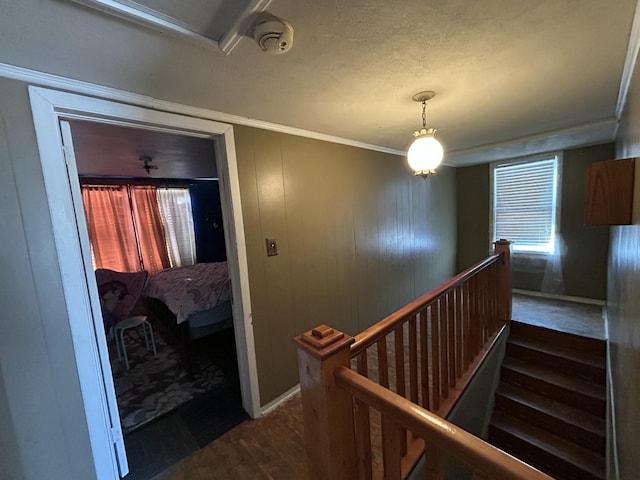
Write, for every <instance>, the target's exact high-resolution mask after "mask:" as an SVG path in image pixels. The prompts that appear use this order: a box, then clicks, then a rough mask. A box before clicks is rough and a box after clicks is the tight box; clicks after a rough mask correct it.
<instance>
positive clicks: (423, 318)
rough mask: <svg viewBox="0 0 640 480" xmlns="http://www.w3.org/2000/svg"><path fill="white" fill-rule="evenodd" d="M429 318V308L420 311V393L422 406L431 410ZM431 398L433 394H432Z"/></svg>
mask: <svg viewBox="0 0 640 480" xmlns="http://www.w3.org/2000/svg"><path fill="white" fill-rule="evenodd" d="M431 316H433V307H431ZM428 319H429V316H428V314H427V307H425V308H424V309H423V310H420V392H421V394H422V404H421V405H422V406H423V407H424V408H426V409H427V410H429V405H430V404H431V403H432V402H431V401H430V400H429V397H430V395H429V365H430V364H431V363H432V361H430V360H429V348H428V346H427V345H428V344H427V341H428V339H429V335H428V330H427V322H428ZM431 398H434V397H433V394H431Z"/></svg>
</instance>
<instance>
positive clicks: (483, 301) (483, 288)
mask: <svg viewBox="0 0 640 480" xmlns="http://www.w3.org/2000/svg"><path fill="white" fill-rule="evenodd" d="M478 280H479V285H480V295H479V297H480V326H481V330H480V331H481V335H480V350H482V348H484V344H485V343H486V341H487V282H488V279H487V271H486V270H483V271H482V272H480V274H478Z"/></svg>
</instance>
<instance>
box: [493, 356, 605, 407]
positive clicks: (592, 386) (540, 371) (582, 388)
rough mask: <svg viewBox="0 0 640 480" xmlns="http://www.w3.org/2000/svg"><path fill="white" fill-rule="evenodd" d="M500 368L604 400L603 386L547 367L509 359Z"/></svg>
mask: <svg viewBox="0 0 640 480" xmlns="http://www.w3.org/2000/svg"><path fill="white" fill-rule="evenodd" d="M502 367H503V368H505V369H509V370H513V371H516V372H520V373H522V374H525V375H528V376H530V377H532V378H535V379H538V380H543V381H545V382H548V383H551V384H553V385H557V386H560V387H563V388H567V389H569V390H572V391H575V392H578V393H581V394H583V395H587V396H589V397H592V398H594V399H596V400H601V401H605V398H606V388H605V386H604V385H599V384H597V383H595V382H591V381H587V380H584V379H582V378H577V377H575V376H573V375H567V374H566V373H564V372H558V371H556V370H553V369H551V368H548V367H544V366H541V365H534V364H531V363H528V362H524V361H522V360H518V359H516V358H510V357H507V358H505V359H504V361H503V363H502Z"/></svg>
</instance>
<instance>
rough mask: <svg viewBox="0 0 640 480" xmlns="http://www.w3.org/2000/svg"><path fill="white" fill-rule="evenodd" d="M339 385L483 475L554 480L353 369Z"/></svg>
mask: <svg viewBox="0 0 640 480" xmlns="http://www.w3.org/2000/svg"><path fill="white" fill-rule="evenodd" d="M334 375H335V378H336V384H337V385H339V386H340V387H342V388H344V389H345V390H347V391H348V392H349V393H351V394H352V395H353V396H354V397H355V398H357V399H359V400H362V401H363V402H364V403H366V404H367V405H370V406H372V407H373V408H375V409H376V410H377V411H379V412H380V413H381V414H382V415H383V416H385V417H387V418H389V419H392V420H393V421H394V422H395V423H397V424H398V425H400V426H401V427H403V428H406V429H407V430H409V431H411V432H413V433H415V434H416V435H418V436H419V437H421V438H423V439H424V440H425V442H427V444H435V445H438V449H439V450H441V451H443V452H444V453H447V454H449V455H450V456H451V457H453V458H456V459H457V460H460V461H461V462H462V463H464V464H465V465H467V466H468V467H470V468H471V469H472V470H473V471H474V472H475V473H479V474H480V475H481V476H486V477H487V478H492V479H496V480H553V479H552V477H550V476H548V475H546V474H544V473H542V472H540V471H539V470H536V469H535V468H533V467H531V466H530V465H527V464H526V463H524V462H522V461H520V460H518V459H516V458H514V457H512V456H511V455H508V454H506V453H504V452H503V451H501V450H499V449H497V448H495V447H494V446H492V445H490V444H488V443H487V442H485V441H483V440H480V439H479V438H477V437H475V436H473V435H471V434H470V433H468V432H466V431H464V430H463V429H461V428H458V427H456V426H455V425H453V424H452V423H449V422H447V421H446V420H444V419H442V418H440V417H439V416H437V415H434V414H433V413H431V412H429V411H428V410H425V409H424V408H422V407H420V406H419V405H416V404H415V403H413V402H411V401H409V400H407V399H406V398H404V397H401V396H400V395H397V394H395V393H393V392H392V391H390V390H388V389H386V388H384V387H381V386H380V385H378V384H377V383H375V382H372V381H371V380H369V379H368V378H366V377H363V376H362V375H360V374H358V373H357V372H354V371H353V370H351V369H350V368H346V367H339V368H338V369H337V370H336V372H335V374H334Z"/></svg>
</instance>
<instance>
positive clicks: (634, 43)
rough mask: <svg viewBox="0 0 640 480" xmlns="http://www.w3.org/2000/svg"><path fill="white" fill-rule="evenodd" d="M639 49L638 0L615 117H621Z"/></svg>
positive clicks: (639, 16)
mask: <svg viewBox="0 0 640 480" xmlns="http://www.w3.org/2000/svg"><path fill="white" fill-rule="evenodd" d="M638 51H640V1H639V2H637V3H636V11H635V13H634V15H633V23H632V25H631V34H630V35H629V45H628V46H627V57H626V59H625V61H624V69H623V70H622V78H621V79H620V89H619V90H618V103H617V105H616V117H617V118H620V117H622V112H623V110H624V106H625V104H626V103H627V93H629V87H630V85H631V80H632V78H633V72H634V70H635V68H636V62H637V60H638Z"/></svg>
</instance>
